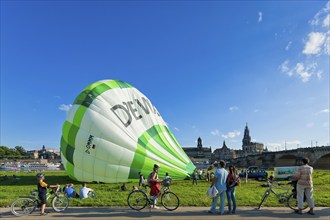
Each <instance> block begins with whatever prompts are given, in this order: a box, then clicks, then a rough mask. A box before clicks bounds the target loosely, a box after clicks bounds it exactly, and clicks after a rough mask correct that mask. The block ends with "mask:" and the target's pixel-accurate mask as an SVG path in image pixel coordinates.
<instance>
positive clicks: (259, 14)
mask: <svg viewBox="0 0 330 220" xmlns="http://www.w3.org/2000/svg"><path fill="white" fill-rule="evenodd" d="M258 16H259V17H258V23H260V22H262V12H259V13H258Z"/></svg>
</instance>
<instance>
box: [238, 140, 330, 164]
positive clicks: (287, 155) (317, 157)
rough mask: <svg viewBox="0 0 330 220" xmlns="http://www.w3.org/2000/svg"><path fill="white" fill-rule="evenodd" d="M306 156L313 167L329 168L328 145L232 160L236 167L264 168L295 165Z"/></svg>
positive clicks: (329, 152)
mask: <svg viewBox="0 0 330 220" xmlns="http://www.w3.org/2000/svg"><path fill="white" fill-rule="evenodd" d="M303 157H307V158H309V160H310V165H311V166H313V167H314V168H315V169H326V170H329V169H330V146H322V147H309V148H298V149H295V150H285V151H276V152H263V153H262V154H257V155H249V156H247V157H240V158H237V159H236V160H234V161H233V164H235V165H236V166H237V167H247V166H259V167H264V168H273V167H284V166H296V165H298V164H297V162H298V161H299V160H300V159H301V158H303Z"/></svg>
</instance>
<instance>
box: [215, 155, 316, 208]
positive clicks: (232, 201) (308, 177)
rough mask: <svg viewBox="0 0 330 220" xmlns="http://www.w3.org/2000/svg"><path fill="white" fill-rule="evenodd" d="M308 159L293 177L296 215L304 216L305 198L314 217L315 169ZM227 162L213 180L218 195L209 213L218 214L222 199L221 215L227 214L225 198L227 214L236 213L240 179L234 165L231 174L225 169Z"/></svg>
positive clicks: (219, 167) (222, 162)
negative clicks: (295, 192) (237, 189)
mask: <svg viewBox="0 0 330 220" xmlns="http://www.w3.org/2000/svg"><path fill="white" fill-rule="evenodd" d="M308 163H309V160H308V158H303V159H302V160H301V164H300V165H301V166H300V167H299V168H298V170H297V173H296V174H295V176H293V177H292V181H297V189H296V190H297V202H298V209H299V210H296V211H295V213H297V214H302V210H303V209H304V197H305V198H306V201H307V203H308V206H309V208H310V209H309V211H308V212H307V213H308V214H310V215H314V211H313V209H314V207H315V204H314V199H313V180H312V173H313V168H312V167H311V166H309V165H308ZM225 167H226V162H225V161H223V160H221V161H220V162H219V166H218V168H217V169H216V171H215V172H214V177H213V178H212V179H211V181H212V185H214V186H215V187H216V189H217V190H218V194H217V195H216V196H215V197H213V200H212V206H211V209H210V210H209V211H208V212H209V213H212V214H215V213H216V206H217V203H218V199H219V197H220V207H219V214H220V215H223V214H225V197H226V196H227V200H228V212H227V214H234V213H235V212H236V197H235V187H237V186H239V184H240V179H239V176H238V174H237V171H236V168H235V166H233V165H230V166H229V172H228V171H227V170H226V169H225Z"/></svg>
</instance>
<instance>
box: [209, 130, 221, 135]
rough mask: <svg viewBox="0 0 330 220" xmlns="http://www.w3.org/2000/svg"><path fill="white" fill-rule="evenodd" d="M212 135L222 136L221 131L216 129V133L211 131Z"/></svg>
mask: <svg viewBox="0 0 330 220" xmlns="http://www.w3.org/2000/svg"><path fill="white" fill-rule="evenodd" d="M211 134H212V135H213V136H220V131H219V130H218V129H215V130H214V131H211Z"/></svg>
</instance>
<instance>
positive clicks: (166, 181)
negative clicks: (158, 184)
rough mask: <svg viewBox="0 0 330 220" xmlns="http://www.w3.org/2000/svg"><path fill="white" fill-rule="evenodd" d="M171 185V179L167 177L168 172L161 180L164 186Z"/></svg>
mask: <svg viewBox="0 0 330 220" xmlns="http://www.w3.org/2000/svg"><path fill="white" fill-rule="evenodd" d="M170 184H171V177H170V176H169V175H168V172H166V173H165V177H164V179H163V185H164V186H170Z"/></svg>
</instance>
